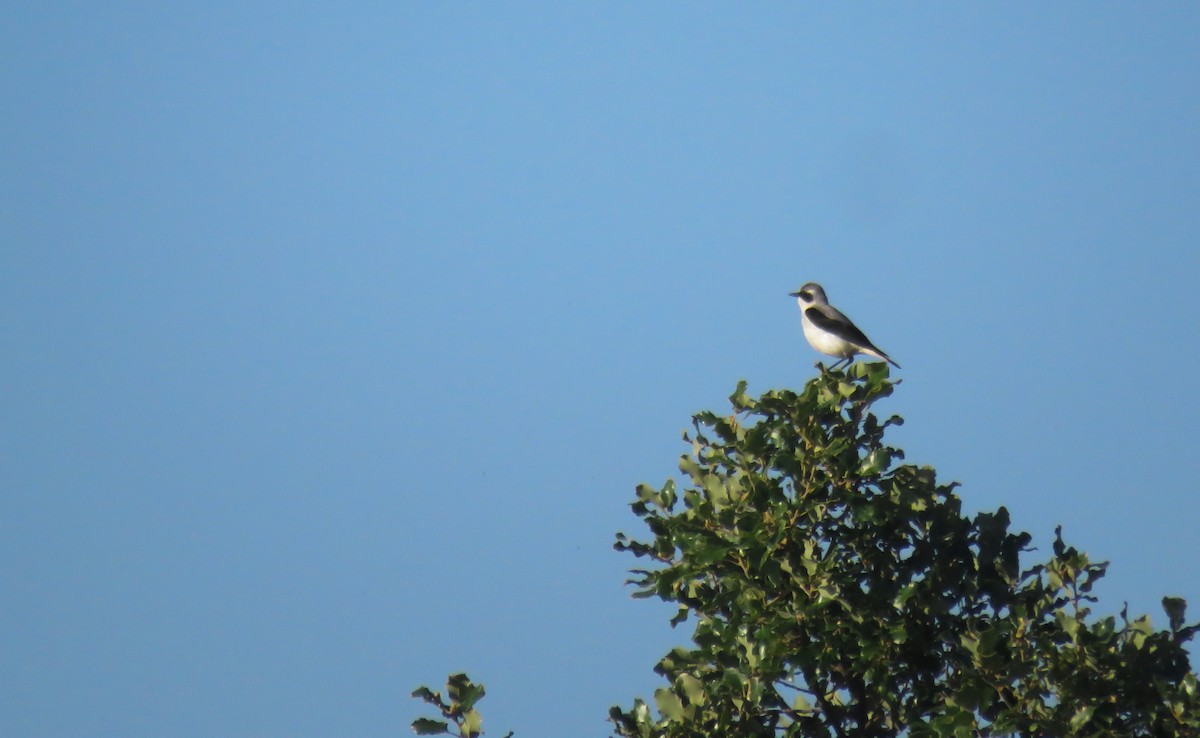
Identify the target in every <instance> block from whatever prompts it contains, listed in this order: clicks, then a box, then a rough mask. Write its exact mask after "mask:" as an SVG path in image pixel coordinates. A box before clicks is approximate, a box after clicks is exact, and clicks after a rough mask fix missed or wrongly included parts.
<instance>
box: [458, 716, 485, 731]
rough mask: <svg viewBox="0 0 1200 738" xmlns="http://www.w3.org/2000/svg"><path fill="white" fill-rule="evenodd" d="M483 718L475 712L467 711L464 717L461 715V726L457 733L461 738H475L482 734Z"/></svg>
mask: <svg viewBox="0 0 1200 738" xmlns="http://www.w3.org/2000/svg"><path fill="white" fill-rule="evenodd" d="M482 726H483V718H482V717H481V716H480V715H479V712H478V711H476V710H469V711H468V712H467V714H466V715H463V720H462V725H461V726H460V727H459V729H458V732H459V735H461V736H462V738H475V736H477V735H479V734H480V733H481V732H482Z"/></svg>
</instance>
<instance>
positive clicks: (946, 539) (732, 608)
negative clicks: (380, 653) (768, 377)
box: [609, 363, 1200, 738]
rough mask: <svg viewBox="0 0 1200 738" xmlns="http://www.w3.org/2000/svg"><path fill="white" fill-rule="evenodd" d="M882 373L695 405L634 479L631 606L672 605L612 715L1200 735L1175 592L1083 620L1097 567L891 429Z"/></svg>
mask: <svg viewBox="0 0 1200 738" xmlns="http://www.w3.org/2000/svg"><path fill="white" fill-rule="evenodd" d="M896 384H897V383H896V382H892V381H891V380H890V379H889V376H888V369H887V366H886V365H885V364H864V363H859V364H854V365H852V366H851V367H849V368H848V369H847V370H846V371H845V372H840V371H832V370H826V369H824V368H823V367H822V371H821V374H820V376H819V377H817V378H815V379H814V380H812V381H811V382H809V383H808V385H807V386H806V387H805V388H804V390H803V391H802V392H800V393H795V392H792V391H788V390H778V391H774V390H773V391H768V392H766V393H765V394H763V395H762V396H761V397H757V398H754V397H750V396H749V395H748V394H747V393H746V385H745V383H744V382H743V383H740V384H739V385H738V387H737V389H736V390H735V392H734V393H733V395H732V396H731V397H730V403H731V406H732V408H731V412H730V414H728V415H718V414H716V413H712V412H702V413H699V414H697V415H696V416H695V417H694V418H693V428H692V430H691V431H689V432H688V433H686V434H685V435H684V440H685V442H687V443H688V444H690V451H689V452H688V453H687V454H685V455H684V456H683V457H682V458H681V460H680V464H679V468H680V471H681V473H682V475H683V476H682V478H681V480H680V483H676V481H675V480H668V481H667V482H666V483H665V484H663V485H662V486H661V487H653V486H650V485H640V486H639V487H638V489H637V500H636V501H635V502H634V503H633V505H632V509H633V512H634V513H635V514H636V515H637V516H638V517H639V518H640V519H641V520H642V521H643V522H644V523H645V525H646V526H647V528H648V530H649V534H650V536H649V538H647V539H646V540H634V539H632V538H630V537H628V536H626V535H624V534H618V536H617V542H616V544H615V545H616V548H617V549H618V550H622V551H628V552H630V553H632V554H633V555H635V556H636V557H638V558H639V559H642V560H645V561H646V562H647V563H646V564H644V565H643V566H641V567H640V568H637V569H634V570H633V571H632V573H633V579H631V583H632V584H634V586H635V592H634V596H635V597H657V598H659V599H662V600H664V601H667V602H670V603H673V604H674V605H676V607H677V610H676V614H675V616H674V617H673V618H672V620H671V623H672V625H673V626H674V625H681V624H684V623H690V624H691V626H692V628H693V632H692V636H691V640H692V644H691V645H690V646H689V647H686V648H684V647H680V648H676V649H673V650H672V651H671V652H670V653H668V654H667V655H666V656H664V657H663V658H662V659H661V660H660V661H659V662H658V665H657V667H656V671H657V672H658V673H659V674H661V675H662V676H663V677H665V679H666V680H667V685H666V686H664V687H663V688H661V689H659V690H657V691H656V693H655V695H654V700H653V702H654V707H655V708H656V709H655V710H651V708H650V706H649V705H648V704H647V703H646V702H645V701H643V700H640V699H639V700H636V701H635V702H634V704H633V706H632V707H631V708H628V709H622V708H620V707H614V708H612V710H611V711H610V714H609V717H610V720H611V722H612V723H613V725H614V726H615V733H616V734H617V735H619V736H629V737H631V738H633V737H635V736H636V737H637V738H652V737H659V736H662V737H667V736H671V737H682V736H712V735H722V736H747V737H749V736H779V735H783V736H821V737H823V738H829V737H832V736H836V737H838V738H845V737H849V736H856V737H857V736H862V737H871V736H898V735H901V734H903V735H907V736H914V737H920V736H955V737H966V736H992V735H1031V736H1032V735H1060V736H1062V735H1078V736H1197V735H1200V697H1198V695H1197V693H1196V676H1195V674H1194V673H1193V672H1192V671H1191V669H1190V665H1189V662H1188V656H1187V652H1186V650H1185V649H1184V644H1185V643H1186V642H1187V641H1188V640H1189V639H1190V638H1191V637H1192V635H1193V634H1194V632H1195V631H1196V630H1197V626H1195V625H1192V626H1186V625H1185V623H1184V620H1185V603H1184V602H1183V601H1182V600H1180V599H1178V598H1166V599H1164V608H1165V610H1166V612H1167V614H1168V618H1169V621H1170V627H1169V629H1168V630H1163V631H1156V630H1155V629H1154V628H1153V627H1152V625H1151V623H1150V620H1149V618H1146V617H1142V618H1138V619H1135V620H1132V621H1131V620H1129V619H1128V618H1127V616H1126V614H1125V613H1122V614H1121V617H1120V619H1119V620H1118V619H1117V618H1113V617H1107V618H1103V619H1099V620H1095V619H1092V618H1091V617H1090V616H1091V609H1090V608H1091V604H1092V603H1093V602H1094V601H1095V598H1094V597H1093V595H1092V594H1091V592H1092V589H1093V587H1094V585H1095V583H1096V582H1097V581H1098V580H1099V579H1100V578H1101V577H1103V575H1104V571H1105V566H1106V565H1105V564H1103V563H1094V562H1092V561H1090V560H1089V559H1088V557H1087V556H1086V554H1083V553H1082V552H1079V551H1077V550H1076V549H1074V548H1072V547H1069V546H1068V545H1066V544H1065V543H1064V542H1063V540H1062V536H1061V529H1060V530H1059V531H1058V532H1057V534H1056V540H1055V543H1054V546H1053V556H1052V557H1051V558H1050V559H1049V560H1048V561H1046V562H1043V563H1038V564H1035V565H1027V564H1025V563H1023V561H1022V559H1023V555H1024V554H1028V552H1029V551H1030V550H1031V549H1030V542H1031V537H1030V535H1029V534H1027V533H1023V532H1013V531H1011V530H1010V521H1009V515H1008V512H1007V511H1006V510H1005V509H1004V508H1000V509H998V510H996V511H995V512H984V513H979V514H977V515H975V516H974V517H969V516H966V515H964V514H963V512H962V504H961V500H960V498H959V497H958V496H957V495H956V494H955V493H954V486H955V485H953V484H940V483H939V482H938V481H937V479H936V474H935V472H934V470H933V469H931V468H929V467H917V466H913V465H910V464H904V463H902V462H903V459H904V455H903V452H901V451H900V450H899V449H896V448H893V447H891V446H888V445H887V444H886V443H885V441H884V435H885V431H886V430H887V428H888V427H890V426H893V425H899V424H901V423H902V422H903V421H902V419H901V418H899V417H897V416H891V417H888V418H886V419H884V420H881V419H880V418H879V417H877V416H876V415H875V414H874V412H873V411H872V408H873V406H874V404H875V403H876V402H877V401H879V400H881V399H883V398H885V397H887V396H888V395H890V394H891V393H892V391H893V390H894V388H895V386H896Z"/></svg>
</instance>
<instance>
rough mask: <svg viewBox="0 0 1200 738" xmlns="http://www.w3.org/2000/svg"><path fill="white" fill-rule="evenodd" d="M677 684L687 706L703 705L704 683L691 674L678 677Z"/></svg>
mask: <svg viewBox="0 0 1200 738" xmlns="http://www.w3.org/2000/svg"><path fill="white" fill-rule="evenodd" d="M678 682H679V689H680V690H681V691H682V692H683V696H684V697H686V698H687V701H688V703H689V704H692V705H700V704H703V703H704V698H705V693H704V682H702V681H700V680H699V679H697V678H696V677H694V676H692V675H691V674H681V675H679V680H678Z"/></svg>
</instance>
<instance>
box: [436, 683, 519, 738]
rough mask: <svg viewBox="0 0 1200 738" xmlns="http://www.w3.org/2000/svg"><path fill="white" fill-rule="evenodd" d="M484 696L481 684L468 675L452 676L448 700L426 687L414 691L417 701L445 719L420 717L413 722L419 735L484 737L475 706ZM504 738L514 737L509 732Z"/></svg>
mask: <svg viewBox="0 0 1200 738" xmlns="http://www.w3.org/2000/svg"><path fill="white" fill-rule="evenodd" d="M484 694H485V692H484V688H483V685H482V684H477V683H475V682H472V681H471V679H470V678H469V677H468V676H467V675H466V674H451V675H450V677H449V678H448V679H447V680H446V697H443V696H442V693H441V692H434V691H433V690H431V689H430V688H429V687H426V686H424V685H422V686H420V687H417V688H416V689H415V690H413V693H412V696H413V697H415V698H416V699H419V700H423V701H424V702H426V703H428V704H430V705H433V706H434V707H436V708H437V709H438V711H439V712H440V713H441V716H442V718H443V719H441V720H438V719H436V718H424V717H422V718H417V719H416V720H413V721H412V729H413V732H414V733H416V734H417V735H452V736H459V738H478V736H480V735H482V734H483V727H482V726H483V717H482V716H480V714H479V711H478V710H476V709H475V704H476V703H477V702H479V700H481V699H483V695H484ZM504 738H512V733H511V732H510V733H508V734H507V735H505V736H504Z"/></svg>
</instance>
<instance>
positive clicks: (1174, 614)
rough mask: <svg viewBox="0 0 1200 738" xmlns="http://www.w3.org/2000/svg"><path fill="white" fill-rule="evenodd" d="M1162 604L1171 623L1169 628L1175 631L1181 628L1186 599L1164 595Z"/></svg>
mask: <svg viewBox="0 0 1200 738" xmlns="http://www.w3.org/2000/svg"><path fill="white" fill-rule="evenodd" d="M1162 606H1163V610H1164V611H1165V612H1166V613H1167V619H1168V620H1169V621H1170V623H1171V630H1172V631H1176V630H1179V629H1180V628H1182V627H1183V621H1184V619H1185V618H1186V616H1187V601H1186V600H1184V599H1183V598H1182V597H1164V598H1162Z"/></svg>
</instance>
